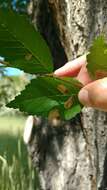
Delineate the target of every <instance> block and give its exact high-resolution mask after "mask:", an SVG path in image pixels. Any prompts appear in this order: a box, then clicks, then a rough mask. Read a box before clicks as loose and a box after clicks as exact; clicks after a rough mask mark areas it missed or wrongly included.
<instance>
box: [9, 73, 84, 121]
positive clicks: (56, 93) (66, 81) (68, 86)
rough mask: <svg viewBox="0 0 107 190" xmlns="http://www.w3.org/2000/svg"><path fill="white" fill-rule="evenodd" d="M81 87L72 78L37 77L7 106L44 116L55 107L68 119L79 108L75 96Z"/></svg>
mask: <svg viewBox="0 0 107 190" xmlns="http://www.w3.org/2000/svg"><path fill="white" fill-rule="evenodd" d="M81 87H82V85H81V83H79V82H78V81H77V80H75V79H72V78H61V79H60V78H55V77H48V76H47V77H46V76H45V77H38V78H36V79H33V80H32V81H31V83H30V84H29V85H28V86H27V87H26V89H25V90H24V91H22V93H21V94H20V95H19V96H17V97H16V98H15V100H13V101H11V102H10V103H9V104H8V105H7V106H8V107H12V108H19V109H20V110H21V111H24V112H28V113H29V114H32V115H35V114H36V115H41V116H44V117H48V114H49V111H51V110H52V109H53V108H57V109H58V110H59V111H60V113H61V114H62V113H63V118H65V119H70V118H72V117H74V115H76V114H77V113H78V112H80V110H81V109H80V108H81V105H80V103H79V101H78V97H77V94H78V92H79V90H80V89H81ZM73 110H74V111H73Z"/></svg>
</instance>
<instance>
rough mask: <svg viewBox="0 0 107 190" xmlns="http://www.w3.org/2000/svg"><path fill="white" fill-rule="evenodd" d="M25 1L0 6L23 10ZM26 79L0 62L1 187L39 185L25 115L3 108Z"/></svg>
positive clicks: (2, 1)
mask: <svg viewBox="0 0 107 190" xmlns="http://www.w3.org/2000/svg"><path fill="white" fill-rule="evenodd" d="M27 3H28V1H27V0H13V1H12V0H0V7H2V6H4V7H6V6H7V7H11V8H13V9H16V10H17V11H20V12H22V13H26V11H27ZM0 59H1V58H0ZM28 82H29V76H28V75H26V74H24V73H23V72H22V71H20V70H17V69H11V68H5V67H4V66H3V65H2V64H1V65H0V190H25V189H27V190H34V189H37V186H38V185H37V184H38V179H37V174H36V172H35V171H34V170H33V167H32V164H31V160H30V158H29V156H28V153H27V148H26V146H25V145H24V142H23V130H24V126H25V121H26V118H27V116H26V115H25V114H24V113H21V112H19V111H18V110H13V109H8V108H6V107H5V104H6V103H7V102H9V101H10V100H11V99H13V98H14V97H15V96H16V95H17V94H18V93H20V91H21V90H22V89H24V87H25V85H26V84H27V83H28Z"/></svg>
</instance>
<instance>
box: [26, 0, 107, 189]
mask: <svg viewBox="0 0 107 190" xmlns="http://www.w3.org/2000/svg"><path fill="white" fill-rule="evenodd" d="M31 4H32V6H31ZM31 4H30V9H29V12H30V13H31V14H32V18H33V22H34V24H35V23H37V26H38V28H39V30H40V32H41V33H42V35H43V36H44V38H45V39H46V40H47V43H48V45H49V46H50V48H51V51H52V54H53V59H54V62H55V63H56V64H55V67H56V65H57V67H59V66H61V65H62V64H64V63H65V62H66V61H67V59H68V60H71V59H73V58H75V57H77V56H79V55H81V54H83V53H84V52H86V51H87V49H88V47H89V46H90V44H91V42H92V40H93V38H94V37H95V36H96V35H98V34H100V33H101V32H102V31H103V32H104V31H105V33H106V34H107V30H106V29H107V0H33V1H31ZM31 7H32V10H31ZM28 148H29V152H30V154H31V156H32V159H33V163H34V165H35V166H36V167H37V168H38V171H39V175H40V181H41V189H42V190H96V189H97V190H106V189H107V114H106V113H103V112H99V111H96V110H93V109H91V108H89V109H84V110H83V113H82V115H81V117H80V116H78V117H77V118H75V119H73V120H72V121H69V122H63V121H61V122H60V124H59V126H58V127H55V126H54V125H52V124H51V125H50V124H49V123H48V124H47V121H43V122H42V123H40V124H39V125H38V126H37V127H35V128H34V130H33V135H32V139H31V141H30V143H29V146H28Z"/></svg>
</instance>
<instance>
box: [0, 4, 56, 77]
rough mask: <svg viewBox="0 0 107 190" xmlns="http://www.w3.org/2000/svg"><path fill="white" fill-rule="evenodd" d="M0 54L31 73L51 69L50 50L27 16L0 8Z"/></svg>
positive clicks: (40, 72)
mask: <svg viewBox="0 0 107 190" xmlns="http://www.w3.org/2000/svg"><path fill="white" fill-rule="evenodd" d="M0 56H2V57H4V58H5V62H4V64H5V63H6V62H8V65H7V66H8V67H15V68H19V69H21V70H24V71H25V72H27V73H31V74H44V73H50V72H52V71H53V64H52V56H51V53H50V50H49V48H48V46H47V44H46V42H45V41H44V39H43V38H42V37H41V35H40V34H39V32H37V31H36V30H35V28H34V27H33V25H32V24H31V23H30V22H29V20H28V18H27V16H25V15H20V14H19V13H18V12H15V11H12V10H11V9H4V8H0Z"/></svg>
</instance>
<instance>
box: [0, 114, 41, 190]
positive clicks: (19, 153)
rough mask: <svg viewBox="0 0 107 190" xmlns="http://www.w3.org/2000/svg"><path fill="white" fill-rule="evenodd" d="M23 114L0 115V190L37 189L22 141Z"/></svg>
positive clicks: (34, 175)
mask: <svg viewBox="0 0 107 190" xmlns="http://www.w3.org/2000/svg"><path fill="white" fill-rule="evenodd" d="M25 120H26V118H25V117H24V116H15V115H13V116H12V115H11V116H2V117H0V190H37V189H39V181H38V176H37V173H36V171H35V170H34V169H33V167H32V163H31V160H30V158H29V156H28V153H27V148H26V146H25V145H24V143H23V138H22V136H23V129H24V125H25Z"/></svg>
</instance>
